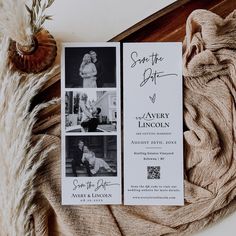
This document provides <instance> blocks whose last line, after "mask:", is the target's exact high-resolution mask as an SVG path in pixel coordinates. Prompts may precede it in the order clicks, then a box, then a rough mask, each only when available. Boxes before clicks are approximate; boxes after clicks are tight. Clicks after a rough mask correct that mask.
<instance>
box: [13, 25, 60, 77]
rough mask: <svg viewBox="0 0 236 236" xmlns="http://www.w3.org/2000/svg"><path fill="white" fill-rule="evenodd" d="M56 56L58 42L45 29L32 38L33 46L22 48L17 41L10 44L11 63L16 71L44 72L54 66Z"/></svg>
mask: <svg viewBox="0 0 236 236" xmlns="http://www.w3.org/2000/svg"><path fill="white" fill-rule="evenodd" d="M56 55H57V45H56V41H55V39H54V38H53V36H52V35H51V34H50V33H49V32H48V31H47V30H45V29H42V30H41V31H39V32H38V33H37V34H36V35H34V36H33V37H32V44H31V45H29V46H22V45H20V44H18V43H17V42H15V41H11V43H10V48H9V57H10V62H11V63H12V64H13V67H15V69H16V70H20V71H22V72H26V73H39V72H42V71H44V70H46V69H48V68H49V67H50V66H52V64H53V63H54V61H55V59H56Z"/></svg>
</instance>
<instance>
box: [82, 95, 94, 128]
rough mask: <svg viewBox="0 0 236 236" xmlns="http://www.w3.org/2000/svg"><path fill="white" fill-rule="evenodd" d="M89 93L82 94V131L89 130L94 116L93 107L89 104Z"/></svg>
mask: <svg viewBox="0 0 236 236" xmlns="http://www.w3.org/2000/svg"><path fill="white" fill-rule="evenodd" d="M87 101H88V95H87V94H86V93H82V94H81V96H80V108H81V110H82V119H81V131H82V132H87V129H88V123H89V121H90V120H91V119H92V118H93V115H92V113H91V112H90V110H91V108H90V107H89V106H88V104H87Z"/></svg>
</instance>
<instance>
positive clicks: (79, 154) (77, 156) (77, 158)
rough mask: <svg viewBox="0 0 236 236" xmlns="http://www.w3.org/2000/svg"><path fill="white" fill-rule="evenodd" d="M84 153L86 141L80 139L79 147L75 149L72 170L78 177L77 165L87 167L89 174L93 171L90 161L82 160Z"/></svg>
mask: <svg viewBox="0 0 236 236" xmlns="http://www.w3.org/2000/svg"><path fill="white" fill-rule="evenodd" d="M83 153H84V142H83V141H82V140H79V142H78V148H77V149H76V150H75V152H74V153H73V160H72V172H73V175H74V176H75V177H77V172H76V170H77V167H83V166H84V167H85V168H86V171H87V174H88V176H91V175H92V174H91V171H90V166H89V162H88V161H86V160H85V161H84V162H82V158H83Z"/></svg>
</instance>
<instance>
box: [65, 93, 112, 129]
mask: <svg viewBox="0 0 236 236" xmlns="http://www.w3.org/2000/svg"><path fill="white" fill-rule="evenodd" d="M116 99H117V98H116V91H115V90H109V91H94V90H91V91H87V90H86V92H83V91H79V92H78V91H67V92H66V93H65V125H66V132H116V130H117V106H116Z"/></svg>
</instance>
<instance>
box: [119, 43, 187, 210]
mask: <svg viewBox="0 0 236 236" xmlns="http://www.w3.org/2000/svg"><path fill="white" fill-rule="evenodd" d="M123 75H124V79H123V80H124V84H123V88H124V101H123V102H124V203H125V204H126V205H183V203H184V194H183V118H182V114H183V110H182V106H183V105H182V99H183V98H182V44H181V43H125V44H124V46H123Z"/></svg>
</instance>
